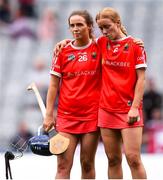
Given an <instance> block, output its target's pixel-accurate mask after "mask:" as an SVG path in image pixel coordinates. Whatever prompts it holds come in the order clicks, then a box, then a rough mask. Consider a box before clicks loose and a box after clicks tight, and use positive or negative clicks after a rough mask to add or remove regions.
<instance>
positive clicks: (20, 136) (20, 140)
mask: <svg viewBox="0 0 163 180" xmlns="http://www.w3.org/2000/svg"><path fill="white" fill-rule="evenodd" d="M32 136H33V134H32V132H31V131H30V130H29V128H28V126H27V123H26V122H25V121H21V122H20V123H19V124H18V129H17V132H16V134H15V136H14V137H13V138H12V139H11V141H10V146H11V149H12V150H13V151H17V150H18V149H19V150H27V151H28V140H29V139H30V138H31V137H32Z"/></svg>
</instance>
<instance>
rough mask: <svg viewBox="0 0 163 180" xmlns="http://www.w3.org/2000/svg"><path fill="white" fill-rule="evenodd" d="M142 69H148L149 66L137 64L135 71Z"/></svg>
mask: <svg viewBox="0 0 163 180" xmlns="http://www.w3.org/2000/svg"><path fill="white" fill-rule="evenodd" d="M142 67H144V68H147V64H137V65H136V66H135V69H139V68H142Z"/></svg>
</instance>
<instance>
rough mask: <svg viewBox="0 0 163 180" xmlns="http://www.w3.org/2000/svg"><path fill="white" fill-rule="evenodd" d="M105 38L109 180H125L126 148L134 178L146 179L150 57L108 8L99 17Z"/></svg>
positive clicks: (103, 117)
mask: <svg viewBox="0 0 163 180" xmlns="http://www.w3.org/2000/svg"><path fill="white" fill-rule="evenodd" d="M96 21H97V24H98V26H99V28H100V30H101V32H102V34H103V35H104V36H105V37H102V38H100V39H98V44H99V46H100V47H101V49H102V88H101V96H100V103H99V118H98V126H99V127H100V131H101V136H102V140H103V143H104V147H105V152H106V155H107V157H108V164H109V167H108V177H109V179H122V178H123V173H122V166H121V162H122V148H121V144H122V142H123V147H124V153H125V156H126V159H127V162H128V165H129V167H130V170H131V174H132V178H133V179H146V178H147V177H146V172H145V168H144V166H143V164H142V161H141V157H140V154H141V143H142V130H143V114H142V98H143V93H144V83H145V69H146V67H147V65H146V55H145V51H144V48H141V47H140V46H138V45H136V44H135V43H134V42H133V38H132V37H131V36H127V35H126V31H125V29H124V27H123V26H122V22H121V19H120V16H119V14H118V12H117V11H116V10H115V9H113V8H104V9H103V10H101V11H100V12H99V14H98V15H97V17H96Z"/></svg>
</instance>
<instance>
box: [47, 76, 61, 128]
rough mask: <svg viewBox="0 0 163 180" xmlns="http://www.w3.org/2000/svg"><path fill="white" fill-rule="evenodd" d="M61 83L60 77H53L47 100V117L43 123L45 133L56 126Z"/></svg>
mask: <svg viewBox="0 0 163 180" xmlns="http://www.w3.org/2000/svg"><path fill="white" fill-rule="evenodd" d="M59 82H60V78H59V77H57V76H55V75H51V78H50V84H49V88H48V93H47V98H46V116H45V119H44V122H43V128H44V130H45V131H49V130H50V129H51V128H52V127H53V126H54V124H55V121H54V104H55V100H56V96H57V92H58V88H59Z"/></svg>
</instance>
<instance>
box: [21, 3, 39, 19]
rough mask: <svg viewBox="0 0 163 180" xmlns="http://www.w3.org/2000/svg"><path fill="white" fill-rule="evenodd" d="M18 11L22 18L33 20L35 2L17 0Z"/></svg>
mask: <svg viewBox="0 0 163 180" xmlns="http://www.w3.org/2000/svg"><path fill="white" fill-rule="evenodd" d="M18 2H19V9H20V11H21V12H22V13H23V15H24V16H26V17H30V18H34V17H36V9H35V0H18Z"/></svg>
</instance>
